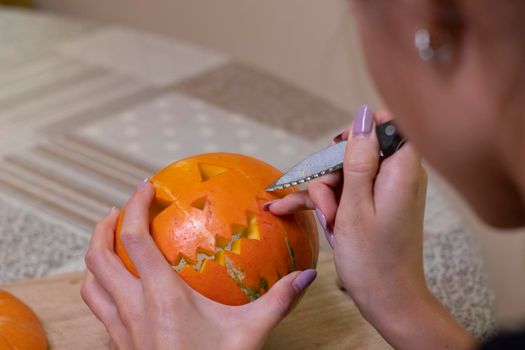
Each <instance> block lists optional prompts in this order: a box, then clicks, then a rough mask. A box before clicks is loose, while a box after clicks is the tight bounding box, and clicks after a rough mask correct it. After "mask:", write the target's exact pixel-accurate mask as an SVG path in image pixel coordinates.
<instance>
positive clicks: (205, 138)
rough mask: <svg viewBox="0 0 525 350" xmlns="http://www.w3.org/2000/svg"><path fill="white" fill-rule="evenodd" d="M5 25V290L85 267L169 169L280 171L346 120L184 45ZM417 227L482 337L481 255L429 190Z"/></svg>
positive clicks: (0, 122)
mask: <svg viewBox="0 0 525 350" xmlns="http://www.w3.org/2000/svg"><path fill="white" fill-rule="evenodd" d="M0 27H2V29H1V30H0V43H2V44H4V43H7V44H6V45H3V47H9V50H8V51H6V52H7V53H6V52H4V51H2V55H3V56H2V55H0V225H1V226H0V247H1V249H0V281H8V280H14V279H20V278H25V277H34V276H44V275H49V274H53V273H58V272H64V271H72V270H79V269H82V268H83V258H82V256H83V252H84V250H85V248H86V245H87V242H88V237H89V233H90V230H91V227H92V226H93V224H94V222H96V221H97V220H98V219H99V218H100V217H101V216H102V215H103V214H104V213H105V212H106V210H107V208H109V207H111V206H113V205H117V206H121V205H122V204H123V203H124V202H125V201H126V199H127V198H128V197H129V195H130V194H131V193H132V192H133V191H134V189H135V187H136V185H137V184H139V183H140V182H141V181H142V179H144V178H146V177H148V176H150V175H151V174H152V173H154V172H155V171H156V170H157V169H159V168H160V167H162V166H164V165H166V164H167V163H170V162H172V161H174V160H177V159H179V158H181V157H185V156H188V155H191V154H195V153H200V152H207V151H217V150H221V151H230V152H240V153H246V154H251V155H254V156H256V157H259V158H261V159H263V160H265V161H267V162H269V163H272V164H275V165H276V166H278V167H281V168H285V167H287V166H290V165H291V164H293V163H294V162H296V161H297V160H299V159H301V158H302V157H304V156H305V155H307V154H308V153H310V152H311V151H312V150H314V149H316V148H318V147H320V145H323V144H326V142H327V138H326V135H329V134H335V133H337V132H338V131H339V130H340V129H341V128H342V127H343V126H344V125H345V124H347V123H348V122H349V119H348V117H347V116H346V114H345V113H343V112H341V111H338V110H337V109H335V108H333V107H331V106H330V105H328V104H326V103H324V102H323V101H321V100H319V99H317V98H314V97H312V96H309V95H308V94H305V93H304V92H302V91H301V90H299V89H296V88H295V87H293V86H289V85H288V84H286V83H284V82H282V81H280V80H278V79H275V78H273V77H271V76H268V75H267V74H265V73H262V72H258V71H256V70H254V69H252V68H249V67H246V66H245V65H242V64H239V63H236V62H234V61H231V60H230V59H228V58H227V57H225V56H223V55H218V54H215V53H210V52H207V51H206V50H203V49H198V48H194V47H192V46H190V45H188V44H186V43H181V42H178V41H174V40H167V39H163V38H159V37H156V36H153V35H151V34H148V33H143V32H137V31H134V30H128V29H126V28H121V27H97V26H94V25H89V24H84V23H80V22H72V21H68V20H64V19H58V18H54V17H50V16H47V15H35V14H31V13H29V14H28V13H23V12H13V11H12V10H10V11H7V10H0ZM425 228H426V242H425V270H426V272H427V279H428V281H429V285H430V287H431V289H432V291H433V292H434V293H435V294H436V295H438V296H439V297H440V299H441V300H442V301H443V303H444V304H445V305H446V306H447V307H448V308H449V309H450V310H451V311H452V312H453V313H454V315H456V317H457V318H458V319H459V320H460V321H461V322H463V323H464V324H465V325H466V326H467V327H468V328H469V330H471V331H472V332H473V334H476V335H482V334H485V333H487V332H488V331H489V330H490V329H491V327H492V322H493V307H492V296H491V291H490V290H489V289H488V287H487V283H486V277H485V272H484V268H483V264H482V261H481V258H480V255H479V253H478V252H477V250H476V248H475V245H474V243H473V242H472V241H471V240H470V238H469V236H468V235H467V233H466V232H464V230H463V229H462V228H461V223H460V222H459V220H458V219H457V218H455V216H454V214H453V213H451V212H450V210H449V209H448V207H447V203H446V202H444V201H443V199H442V198H441V197H440V195H439V191H438V190H437V189H436V188H435V187H434V186H431V188H430V190H429V198H428V206H427V215H426V221H425ZM323 241H324V239H323ZM325 249H326V245H325Z"/></svg>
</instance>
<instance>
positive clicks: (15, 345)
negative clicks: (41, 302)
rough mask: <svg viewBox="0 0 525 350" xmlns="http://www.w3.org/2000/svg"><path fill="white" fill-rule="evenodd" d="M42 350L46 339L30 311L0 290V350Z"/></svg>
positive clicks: (45, 347)
mask: <svg viewBox="0 0 525 350" xmlns="http://www.w3.org/2000/svg"><path fill="white" fill-rule="evenodd" d="M15 349H16V350H43V349H47V339H46V334H45V333H44V329H43V328H42V325H41V324H40V321H39V320H38V318H37V317H36V315H35V314H34V313H33V311H31V309H30V308H29V307H28V306H27V305H25V304H24V303H23V302H22V301H20V300H19V299H17V298H16V297H15V296H13V295H12V294H10V293H8V292H6V291H4V290H0V350H15Z"/></svg>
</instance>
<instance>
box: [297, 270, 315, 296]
mask: <svg viewBox="0 0 525 350" xmlns="http://www.w3.org/2000/svg"><path fill="white" fill-rule="evenodd" d="M315 277H317V271H315V270H314V269H308V270H304V271H301V273H300V274H299V275H297V277H295V279H294V280H293V282H292V285H293V287H294V288H295V290H297V291H298V292H302V291H303V290H305V289H306V288H307V287H308V286H309V285H310V284H312V282H313V281H314V280H315Z"/></svg>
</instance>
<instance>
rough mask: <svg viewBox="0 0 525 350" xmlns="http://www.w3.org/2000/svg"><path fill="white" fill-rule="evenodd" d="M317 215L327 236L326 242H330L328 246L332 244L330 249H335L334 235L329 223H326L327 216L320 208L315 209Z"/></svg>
mask: <svg viewBox="0 0 525 350" xmlns="http://www.w3.org/2000/svg"><path fill="white" fill-rule="evenodd" d="M315 215H317V220H319V224H321V227H322V228H323V230H324V234H325V236H326V240H327V241H328V244H330V247H331V248H332V249H334V233H333V232H332V230H331V229H330V227H328V223H327V222H326V216H324V214H323V212H322V211H321V209H319V208H315Z"/></svg>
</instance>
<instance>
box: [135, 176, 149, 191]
mask: <svg viewBox="0 0 525 350" xmlns="http://www.w3.org/2000/svg"><path fill="white" fill-rule="evenodd" d="M148 182H149V178H147V179H144V181H142V183H141V184H140V185H139V187H137V190H140V189H142V188H144V186H146V184H147V183H148Z"/></svg>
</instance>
